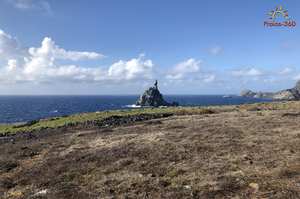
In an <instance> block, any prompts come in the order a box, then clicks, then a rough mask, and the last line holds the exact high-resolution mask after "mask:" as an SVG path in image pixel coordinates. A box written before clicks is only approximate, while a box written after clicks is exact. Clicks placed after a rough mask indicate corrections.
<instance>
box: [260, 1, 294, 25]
mask: <svg viewBox="0 0 300 199" xmlns="http://www.w3.org/2000/svg"><path fill="white" fill-rule="evenodd" d="M268 16H269V20H268V21H265V22H264V26H265V27H274V26H277V27H278V26H279V27H280V26H283V27H290V28H292V27H295V26H296V21H294V20H292V19H290V16H289V12H288V10H285V9H283V7H282V6H277V7H276V8H275V10H272V11H270V12H268ZM270 20H271V21H270Z"/></svg>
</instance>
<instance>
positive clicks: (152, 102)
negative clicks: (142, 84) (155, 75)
mask: <svg viewBox="0 0 300 199" xmlns="http://www.w3.org/2000/svg"><path fill="white" fill-rule="evenodd" d="M136 105H137V106H150V107H159V106H178V105H179V104H178V103H177V102H172V103H169V102H167V101H165V100H164V98H163V95H162V94H161V93H160V91H159V89H158V81H157V80H156V81H155V83H154V86H153V87H150V88H149V89H147V90H146V91H145V92H144V93H143V94H142V95H141V96H140V98H139V99H138V101H137V102H136Z"/></svg>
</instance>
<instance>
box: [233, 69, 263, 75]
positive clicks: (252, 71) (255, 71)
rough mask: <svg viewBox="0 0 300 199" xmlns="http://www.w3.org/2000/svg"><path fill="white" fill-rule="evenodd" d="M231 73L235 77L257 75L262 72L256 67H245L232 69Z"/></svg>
mask: <svg viewBox="0 0 300 199" xmlns="http://www.w3.org/2000/svg"><path fill="white" fill-rule="evenodd" d="M232 75H233V76H236V77H259V76H262V75H264V73H263V72H262V71H260V70H258V69H256V68H247V69H241V70H235V71H232Z"/></svg>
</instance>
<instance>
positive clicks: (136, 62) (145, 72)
mask: <svg viewBox="0 0 300 199" xmlns="http://www.w3.org/2000/svg"><path fill="white" fill-rule="evenodd" d="M152 70H153V63H152V60H150V59H147V60H145V59H144V55H140V56H139V57H138V58H134V59H131V60H129V61H123V60H120V61H118V62H116V63H114V64H113V65H112V66H111V67H110V68H109V69H108V75H109V77H110V78H113V79H116V78H117V79H120V80H121V79H125V80H131V79H141V78H142V79H145V78H146V79H150V78H151V77H152Z"/></svg>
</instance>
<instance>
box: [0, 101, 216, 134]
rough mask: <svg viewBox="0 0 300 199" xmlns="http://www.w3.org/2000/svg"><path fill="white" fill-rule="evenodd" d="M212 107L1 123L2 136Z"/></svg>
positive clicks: (80, 115) (150, 110)
mask: <svg viewBox="0 0 300 199" xmlns="http://www.w3.org/2000/svg"><path fill="white" fill-rule="evenodd" d="M212 112H213V111H212V110H211V109H205V108H200V107H184V108H183V107H167V108H143V109H132V110H116V111H102V112H93V113H82V114H74V115H70V116H66V117H56V118H49V119H43V120H39V121H32V122H29V123H27V124H20V125H0V136H4V135H10V134H16V133H20V132H32V131H35V130H41V129H46V128H58V127H64V126H70V125H78V124H83V123H85V122H88V121H99V120H103V119H106V118H108V117H111V116H132V115H139V114H162V113H171V114H174V115H186V114H210V113H212Z"/></svg>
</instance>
